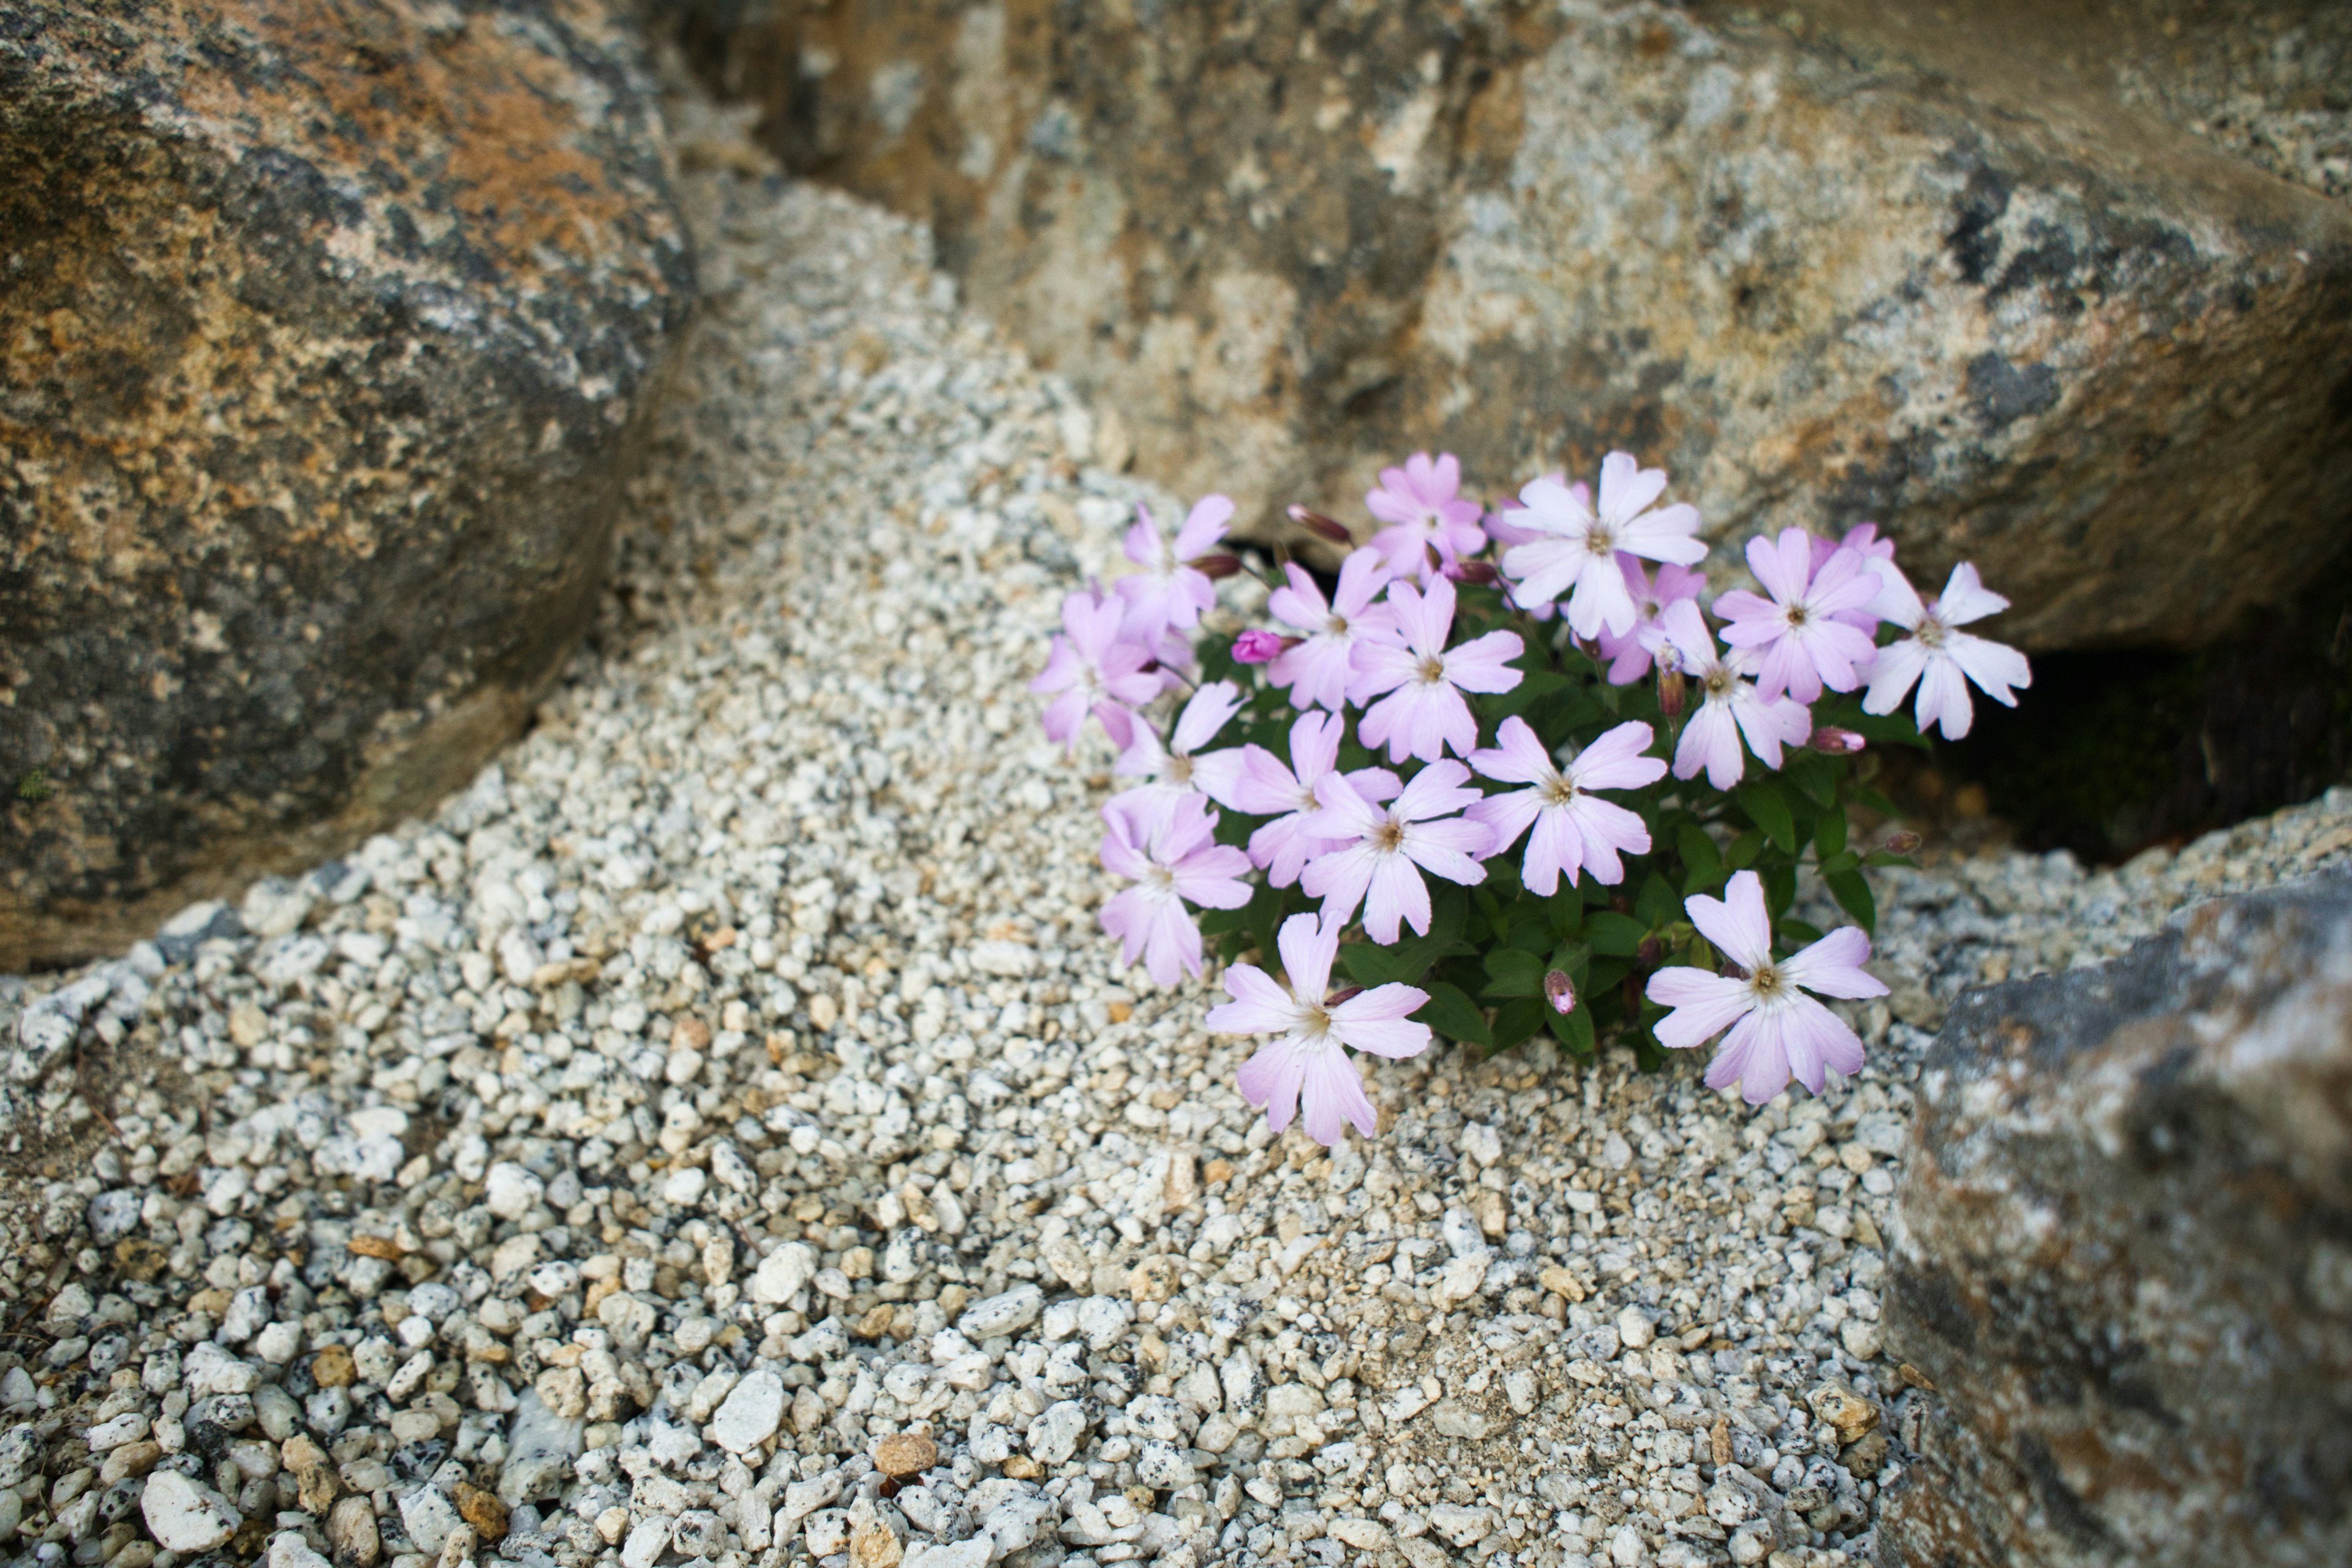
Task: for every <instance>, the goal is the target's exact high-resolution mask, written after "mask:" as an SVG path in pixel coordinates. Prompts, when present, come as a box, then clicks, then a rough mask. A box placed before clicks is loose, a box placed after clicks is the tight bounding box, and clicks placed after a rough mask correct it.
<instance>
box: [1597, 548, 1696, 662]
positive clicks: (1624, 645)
mask: <svg viewBox="0 0 2352 1568" xmlns="http://www.w3.org/2000/svg"><path fill="white" fill-rule="evenodd" d="M1617 569H1618V570H1619V571H1620V572H1622V573H1623V574H1625V592H1626V593H1628V594H1629V595H1633V630H1632V631H1629V632H1612V631H1611V630H1609V629H1608V628H1607V627H1605V626H1604V627H1602V628H1601V637H1600V638H1599V641H1600V644H1601V658H1605V659H1607V660H1609V661H1610V662H1609V684H1610V685H1612V686H1631V685H1633V682H1635V681H1637V680H1639V679H1642V677H1643V676H1645V675H1647V674H1649V673H1650V660H1651V658H1652V657H1653V656H1654V655H1655V654H1656V653H1657V651H1658V640H1659V638H1660V637H1662V636H1664V634H1663V633H1661V632H1660V631H1659V630H1658V617H1659V616H1661V615H1664V613H1665V608H1666V606H1667V605H1671V604H1673V603H1674V602H1675V600H1676V599H1696V598H1697V597H1698V594H1699V590H1700V589H1702V588H1704V587H1706V573H1704V572H1694V571H1692V570H1691V569H1690V568H1689V567H1687V566H1674V565H1663V566H1660V567H1659V568H1658V579H1657V581H1656V582H1655V583H1652V582H1651V581H1650V574H1649V572H1648V571H1647V570H1646V569H1645V568H1644V567H1643V565H1642V563H1641V560H1640V558H1639V557H1636V556H1632V555H1627V554H1623V553H1622V552H1621V553H1620V554H1619V555H1618V557H1617Z"/></svg>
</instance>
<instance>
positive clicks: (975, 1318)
mask: <svg viewBox="0 0 2352 1568" xmlns="http://www.w3.org/2000/svg"><path fill="white" fill-rule="evenodd" d="M1044 1311H1045V1292H1044V1291H1043V1290H1040V1289H1037V1287H1036V1286H1034V1285H1016V1286H1014V1287H1013V1289H1010V1290H1007V1291H1005V1292H1004V1293H1003V1294H1002V1295H998V1296H991V1297H988V1298H987V1299H986V1300H979V1301H974V1302H973V1303H972V1304H971V1306H969V1307H967V1308H965V1309H964V1311H963V1316H962V1317H961V1318H958V1319H957V1320H956V1330H957V1331H958V1332H960V1333H961V1334H962V1335H963V1336H964V1338H966V1339H968V1340H971V1341H973V1342H979V1341H981V1340H986V1339H993V1338H995V1337H996V1336H998V1335H1000V1334H1009V1333H1012V1332H1013V1331H1015V1330H1018V1329H1024V1328H1027V1327H1028V1326H1029V1325H1030V1324H1031V1323H1034V1322H1035V1321H1037V1319H1038V1316H1039V1315H1040V1314H1041V1313H1043V1312H1044Z"/></svg>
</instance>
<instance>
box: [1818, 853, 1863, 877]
mask: <svg viewBox="0 0 2352 1568" xmlns="http://www.w3.org/2000/svg"><path fill="white" fill-rule="evenodd" d="M1861 864H1862V857H1861V856H1859V855H1856V854H1855V853H1854V852H1853V850H1851V849H1841V850H1839V851H1838V852H1837V853H1836V854H1834V855H1824V856H1822V864H1821V873H1822V876H1823V877H1833V876H1835V875H1836V874H1837V873H1839V872H1841V871H1851V870H1853V868H1855V867H1856V866H1859V865H1861Z"/></svg>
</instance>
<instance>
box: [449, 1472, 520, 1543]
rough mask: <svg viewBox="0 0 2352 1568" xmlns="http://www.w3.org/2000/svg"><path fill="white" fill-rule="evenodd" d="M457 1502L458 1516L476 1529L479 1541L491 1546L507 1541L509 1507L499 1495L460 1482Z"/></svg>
mask: <svg viewBox="0 0 2352 1568" xmlns="http://www.w3.org/2000/svg"><path fill="white" fill-rule="evenodd" d="M456 1500H457V1516H458V1517H459V1518H460V1519H463V1520H464V1521H466V1522H467V1524H470V1525H472V1526H473V1527H474V1534H475V1536H476V1537H477V1538H478V1539H479V1540H481V1541H482V1542H486V1543H488V1544H490V1545H496V1544H497V1543H498V1542H501V1541H503V1540H505V1539H506V1534H507V1505H506V1504H505V1503H502V1502H500V1501H499V1495H498V1493H496V1492H490V1491H484V1490H483V1489H481V1488H479V1487H478V1486H475V1485H473V1484H472V1483H471V1482H468V1481H459V1482H458V1483H457V1499H456Z"/></svg>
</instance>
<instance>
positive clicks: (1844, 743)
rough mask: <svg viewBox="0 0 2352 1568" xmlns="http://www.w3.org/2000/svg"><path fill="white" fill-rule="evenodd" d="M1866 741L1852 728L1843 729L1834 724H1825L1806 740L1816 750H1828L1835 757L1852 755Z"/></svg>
mask: <svg viewBox="0 0 2352 1568" xmlns="http://www.w3.org/2000/svg"><path fill="white" fill-rule="evenodd" d="M1865 743H1866V742H1864V740H1863V738H1862V737H1861V736H1860V735H1859V734H1857V733H1855V732H1854V731H1852V730H1841V729H1839V728H1838V727H1837V726H1836V725H1834V724H1824V725H1822V727H1821V728H1820V729H1818V730H1816V731H1813V732H1812V735H1811V738H1810V739H1809V740H1807V741H1806V742H1805V744H1807V745H1808V746H1811V748H1812V749H1813V750H1814V751H1816V752H1829V753H1830V755H1832V756H1833V757H1850V756H1852V755H1853V753H1854V752H1859V751H1860V750H1862V748H1863V746H1864V744H1865Z"/></svg>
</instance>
